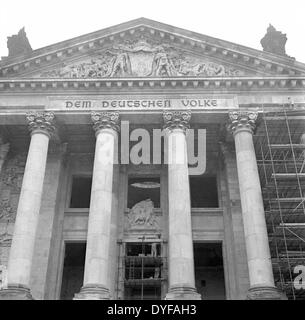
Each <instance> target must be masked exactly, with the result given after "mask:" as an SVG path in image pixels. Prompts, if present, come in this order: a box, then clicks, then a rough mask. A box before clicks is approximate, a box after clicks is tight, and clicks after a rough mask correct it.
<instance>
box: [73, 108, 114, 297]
mask: <svg viewBox="0 0 305 320" xmlns="http://www.w3.org/2000/svg"><path fill="white" fill-rule="evenodd" d="M91 119H92V122H93V128H94V130H95V133H96V145H95V157H94V167H93V178H92V189H91V202H90V211H89V221H88V235H87V249H86V261H85V275H84V284H83V287H82V289H81V291H80V293H79V294H76V295H75V299H76V300H78V299H85V300H95V299H96V300H107V299H109V298H110V291H109V272H108V271H109V270H108V261H109V258H110V247H111V244H110V231H111V214H112V212H111V208H112V188H113V165H114V158H115V144H116V143H117V132H118V131H119V125H118V123H119V114H118V113H117V112H101V113H95V112H93V113H92V115H91ZM113 267H115V266H113Z"/></svg>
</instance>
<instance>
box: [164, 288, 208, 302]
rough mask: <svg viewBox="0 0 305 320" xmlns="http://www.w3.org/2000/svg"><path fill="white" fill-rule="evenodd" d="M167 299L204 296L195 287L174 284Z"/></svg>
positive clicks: (200, 298)
mask: <svg viewBox="0 0 305 320" xmlns="http://www.w3.org/2000/svg"><path fill="white" fill-rule="evenodd" d="M165 300H202V297H201V294H199V293H198V292H197V291H196V289H195V288H193V287H185V286H172V287H170V288H169V291H168V293H167V295H166V296H165Z"/></svg>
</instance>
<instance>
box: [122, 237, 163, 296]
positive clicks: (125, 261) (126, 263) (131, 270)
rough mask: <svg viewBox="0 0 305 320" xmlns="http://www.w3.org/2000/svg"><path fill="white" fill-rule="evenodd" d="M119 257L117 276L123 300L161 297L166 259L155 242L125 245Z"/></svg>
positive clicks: (158, 244)
mask: <svg viewBox="0 0 305 320" xmlns="http://www.w3.org/2000/svg"><path fill="white" fill-rule="evenodd" d="M124 245H125V248H124V249H123V250H122V251H123V255H122V256H120V257H119V259H120V263H119V269H120V270H119V274H120V278H121V279H120V280H119V281H122V282H123V283H122V284H123V287H124V289H123V291H124V299H128V300H151V299H153V300H158V299H161V298H162V296H163V294H162V293H163V291H164V285H165V284H166V280H167V279H166V278H167V264H166V258H165V257H163V256H162V254H161V253H162V252H163V250H162V249H161V244H160V243H157V242H142V243H125V244H124Z"/></svg>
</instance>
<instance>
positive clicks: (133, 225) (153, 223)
mask: <svg viewBox="0 0 305 320" xmlns="http://www.w3.org/2000/svg"><path fill="white" fill-rule="evenodd" d="M127 228H128V229H159V223H158V221H157V216H156V214H155V212H154V204H153V202H152V200H151V199H146V200H143V201H140V202H138V203H136V204H135V205H134V206H133V207H132V208H131V209H130V211H129V213H128V215H127Z"/></svg>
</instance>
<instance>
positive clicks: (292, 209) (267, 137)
mask: <svg viewBox="0 0 305 320" xmlns="http://www.w3.org/2000/svg"><path fill="white" fill-rule="evenodd" d="M262 111H263V112H262V117H261V118H260V121H261V123H260V125H259V126H258V128H257V132H256V134H255V136H254V142H255V150H256V156H257V164H258V170H259V175H260V181H261V186H262V193H263V200H264V207H265V215H266V222H267V229H268V236H269V243H270V252H271V259H272V265H273V273H274V279H275V284H276V286H277V287H278V288H279V289H281V290H283V291H285V292H286V295H287V297H288V299H292V300H303V299H305V290H304V289H302V288H301V289H299V288H296V286H295V283H294V280H295V278H296V276H297V275H298V274H299V271H300V270H298V269H296V266H300V265H301V266H305V202H304V200H305V192H304V191H305V134H304V133H305V115H304V110H301V109H298V108H296V107H294V106H291V105H285V106H280V107H278V108H276V109H272V110H270V109H267V108H266V107H263V108H262Z"/></svg>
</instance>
